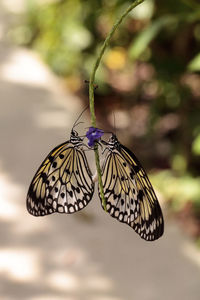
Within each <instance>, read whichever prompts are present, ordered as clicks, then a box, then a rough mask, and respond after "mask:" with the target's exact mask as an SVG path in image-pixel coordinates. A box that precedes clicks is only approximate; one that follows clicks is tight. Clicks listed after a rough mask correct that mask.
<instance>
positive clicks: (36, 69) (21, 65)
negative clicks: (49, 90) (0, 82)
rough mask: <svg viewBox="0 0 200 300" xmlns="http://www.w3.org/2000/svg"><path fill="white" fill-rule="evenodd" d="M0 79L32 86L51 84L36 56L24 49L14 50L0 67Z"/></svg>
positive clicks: (45, 70) (47, 74) (48, 75)
mask: <svg viewBox="0 0 200 300" xmlns="http://www.w3.org/2000/svg"><path fill="white" fill-rule="evenodd" d="M0 77H2V78H3V79H4V80H7V81H10V82H13V83H23V84H28V85H32V86H40V87H41V86H42V87H44V86H47V82H48V83H49V84H51V78H50V74H49V72H48V71H47V69H46V68H45V67H44V66H43V64H42V63H41V62H40V61H39V58H38V57H37V55H35V54H33V53H32V52H30V51H28V50H25V49H19V50H15V51H14V52H13V53H12V54H11V55H10V57H9V59H8V60H7V61H6V62H4V64H2V65H1V66H0Z"/></svg>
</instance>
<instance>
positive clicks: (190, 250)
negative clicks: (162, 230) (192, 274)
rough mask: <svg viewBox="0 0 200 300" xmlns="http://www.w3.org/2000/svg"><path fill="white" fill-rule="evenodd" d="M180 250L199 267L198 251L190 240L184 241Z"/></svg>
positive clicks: (199, 256) (199, 257) (199, 255)
mask: <svg viewBox="0 0 200 300" xmlns="http://www.w3.org/2000/svg"><path fill="white" fill-rule="evenodd" d="M181 250H182V253H183V254H184V255H185V256H186V257H187V258H189V259H190V260H191V261H192V262H193V263H194V264H196V265H198V266H199V267H200V252H199V249H198V248H197V247H196V246H195V245H193V244H191V243H190V242H185V243H184V244H183V247H182V248H181Z"/></svg>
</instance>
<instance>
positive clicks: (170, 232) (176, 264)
mask: <svg viewBox="0 0 200 300" xmlns="http://www.w3.org/2000/svg"><path fill="white" fill-rule="evenodd" d="M24 1H25V0H24ZM43 2H45V1H43ZM12 3H13V7H12V9H13V11H14V10H15V8H16V5H18V3H19V6H20V5H21V3H23V0H21V1H20V0H18V1H17V0H15V1H11V0H9V1H7V0H4V1H2V5H3V6H6V7H7V8H9V7H10V8H11V6H12ZM56 3H58V1H56ZM22 6H23V5H22ZM16 11H17V10H16ZM0 39H1V23H0ZM9 47H10V48H9ZM1 50H2V51H0V80H1V82H0V86H1V88H2V97H1V126H0V133H1V134H2V137H3V138H2V139H1V147H0V191H1V192H0V238H1V241H0V245H1V247H0V282H1V284H0V293H1V294H0V299H2V300H16V299H20V300H134V299H138V300H155V299H162V300H169V299H182V300H185V299H191V297H190V295H191V294H192V293H193V295H197V297H198V296H199V291H200V290H199V276H200V268H199V266H200V260H199V256H198V254H197V251H196V250H195V248H194V247H191V245H190V243H188V244H187V243H185V240H186V239H185V237H184V236H183V235H181V234H180V232H179V231H176V228H177V227H176V226H174V224H172V222H171V221H168V220H166V222H165V224H166V225H165V227H166V229H165V234H164V236H163V237H162V238H161V239H159V240H158V241H155V243H148V242H145V241H143V240H141V239H140V237H139V236H138V235H136V233H135V232H134V230H132V229H131V228H130V227H129V226H126V225H125V224H122V223H120V222H117V221H116V220H114V219H113V218H111V217H110V216H109V215H108V214H106V213H105V212H104V211H103V210H102V208H101V204H100V201H99V197H98V195H97V194H98V192H97V184H96V187H95V188H96V190H95V194H94V196H93V199H92V201H91V202H90V203H89V205H88V206H87V207H86V208H85V209H84V211H83V212H82V211H81V212H77V213H75V214H71V215H66V214H56V213H55V214H52V215H48V216H45V217H33V216H32V215H30V214H29V213H28V212H27V210H26V195H27V191H28V187H29V184H30V182H31V179H32V176H33V175H34V172H35V171H36V169H37V167H38V166H39V164H40V163H41V162H42V159H43V158H44V157H45V155H47V154H48V151H50V150H51V149H52V148H53V147H55V146H56V145H57V142H58V143H59V142H62V141H63V142H64V140H65V138H66V136H67V139H68V137H69V133H70V131H71V128H72V126H73V124H74V121H75V120H76V119H77V116H78V115H79V113H80V112H81V110H82V102H81V100H80V99H77V97H75V96H73V95H71V94H69V93H68V92H67V91H66V88H65V84H66V82H64V81H62V83H60V81H58V80H57V79H55V78H54V75H52V74H51V73H50V72H49V70H48V69H47V68H46V66H45V65H44V64H43V63H41V61H40V59H39V58H38V56H37V55H35V54H33V53H32V52H31V51H28V50H24V49H23V48H21V49H20V48H15V47H12V46H11V45H10V46H7V44H5V45H3V46H2V49H1ZM116 50H117V52H116V53H114V54H115V55H114V56H115V58H116V57H117V58H118V59H119V62H115V61H113V58H112V56H110V62H109V63H110V68H111V69H112V71H113V70H114V69H116V70H119V69H120V68H123V65H124V64H125V63H126V59H127V58H126V57H125V56H124V51H121V50H122V49H121V50H120V49H116ZM119 50H120V51H119ZM107 63H108V62H107ZM113 64H115V66H114V67H113ZM144 64H145V63H144ZM140 71H141V68H140ZM151 72H152V70H151V69H150V70H149V69H148V68H146V69H145V68H143V71H141V73H140V74H139V73H138V74H136V75H137V76H135V75H134V78H135V79H133V78H132V77H130V78H129V81H130V83H131V85H132V84H135V83H134V80H135V81H137V80H138V77H141V78H146V77H148V76H150V77H151V76H152V75H151V74H150V73H151ZM134 74H135V73H134ZM73 76H74V77H76V73H74V75H73ZM124 80H125V81H126V79H125V77H124ZM58 82H59V84H58ZM116 84H117V85H119V84H121V86H122V87H124V84H125V83H124V82H122V81H120V82H118V81H116ZM128 84H129V83H128ZM150 90H151V89H150ZM98 91H99V89H98ZM146 92H147V91H146ZM148 92H149V93H150V94H151V95H153V94H154V93H155V87H153V89H152V90H151V91H148ZM99 103H100V105H101V102H99ZM103 105H104V104H103ZM105 107H106V106H105ZM112 111H114V116H113V112H108V121H109V124H111V125H112V126H114V127H115V128H117V129H118V131H120V129H124V130H125V132H127V131H128V130H130V131H132V132H134V130H136V131H137V133H136V132H134V136H138V137H142V136H143V134H144V132H145V128H146V124H147V123H148V111H147V106H146V104H145V105H144V106H141V105H139V104H138V105H135V106H134V109H132V108H131V109H130V111H129V112H128V111H127V110H126V109H125V108H124V107H121V106H116V107H115V108H113V109H112ZM97 112H98V107H97ZM105 115H106V114H105ZM170 116H171V117H172V115H170ZM85 119H87V112H86V113H84V114H83V116H82V117H81V119H80V121H81V122H82V121H85ZM133 120H134V121H137V122H136V123H137V124H139V125H137V124H135V125H134V126H132V122H133ZM169 121H170V122H171V123H172V124H171V123H170V126H171V127H170V128H169ZM172 121H173V122H172ZM165 123H166V124H163V123H162V124H161V123H160V124H159V126H160V127H159V128H160V131H161V132H165V131H167V130H168V129H171V128H172V127H173V128H174V127H176V126H177V124H178V123H177V120H176V119H174V117H173V118H168V119H167V120H166V122H165ZM86 126H87V125H86V123H84V124H79V127H77V128H76V129H77V131H78V132H79V134H82V132H85V127H86ZM162 130H163V131H162ZM124 138H127V140H128V139H129V137H128V135H127V137H124ZM147 150H148V151H149V150H150V149H149V148H148V149H147ZM87 156H88V162H89V165H90V166H92V167H93V166H94V159H93V158H94V157H93V153H92V151H88V152H87ZM164 182H167V181H166V178H165V180H164ZM166 186H167V189H168V190H169V186H173V187H174V188H175V189H176V190H177V188H178V186H180V184H174V182H173V184H170V185H169V184H167V185H166ZM183 191H185V189H183ZM157 194H158V196H159V200H160V202H163V201H162V195H159V193H157ZM164 215H166V213H165V206H164ZM165 219H167V218H166V217H165ZM170 222H171V223H170ZM183 282H184V284H183ZM197 299H198V298H193V299H191V300H197Z"/></svg>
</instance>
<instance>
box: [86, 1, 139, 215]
mask: <svg viewBox="0 0 200 300" xmlns="http://www.w3.org/2000/svg"><path fill="white" fill-rule="evenodd" d="M142 2H144V0H135V1H134V2H133V3H132V4H131V5H130V6H129V7H128V8H127V10H126V11H125V12H124V13H123V14H122V16H121V17H120V18H119V19H118V20H117V22H116V23H115V24H114V25H113V27H112V29H111V31H110V32H109V34H108V35H107V37H106V39H105V41H104V43H103V45H102V48H101V50H100V53H99V55H98V57H97V60H96V62H95V64H94V67H93V70H92V74H91V76H90V83H89V99H90V115H91V123H92V126H93V127H96V116H95V110H94V80H95V74H96V71H97V69H98V67H99V64H100V62H101V59H102V56H103V54H104V52H105V50H106V48H107V47H108V45H109V43H110V40H111V38H112V36H113V34H114V33H115V31H116V29H117V28H118V26H119V25H120V24H121V23H122V21H123V20H124V18H125V17H126V16H127V15H128V13H129V12H130V11H131V10H132V9H133V8H135V7H136V6H138V5H139V4H141V3H142ZM94 151H95V161H96V168H97V173H98V181H99V191H100V195H101V199H102V204H103V208H104V210H105V211H107V209H106V199H105V197H104V192H103V183H102V177H101V167H100V161H99V151H98V144H97V143H96V145H95V149H94Z"/></svg>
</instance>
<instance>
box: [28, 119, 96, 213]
mask: <svg viewBox="0 0 200 300" xmlns="http://www.w3.org/2000/svg"><path fill="white" fill-rule="evenodd" d="M75 124H76V123H75ZM76 125H77V124H76ZM76 125H74V126H73V128H72V131H71V135H70V139H69V141H67V142H64V143H62V144H61V145H59V146H57V147H55V148H54V149H53V150H52V151H51V152H50V153H49V154H48V156H47V157H46V158H45V160H44V161H43V163H42V164H41V166H40V167H39V169H38V170H37V172H36V174H35V176H34V177H33V180H32V182H31V184H30V187H29V190H28V195H27V200H26V205H27V210H28V212H29V213H30V214H32V215H34V216H44V215H48V214H52V213H55V212H58V213H66V214H71V213H74V212H76V211H79V210H81V209H83V208H84V207H85V206H87V204H88V203H89V202H90V200H91V198H92V196H93V193H94V182H93V180H92V173H91V170H90V168H89V165H88V162H87V158H86V155H85V152H84V150H83V148H82V146H83V138H81V137H80V136H78V133H77V132H76V131H75V130H74V127H75V126H76Z"/></svg>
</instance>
